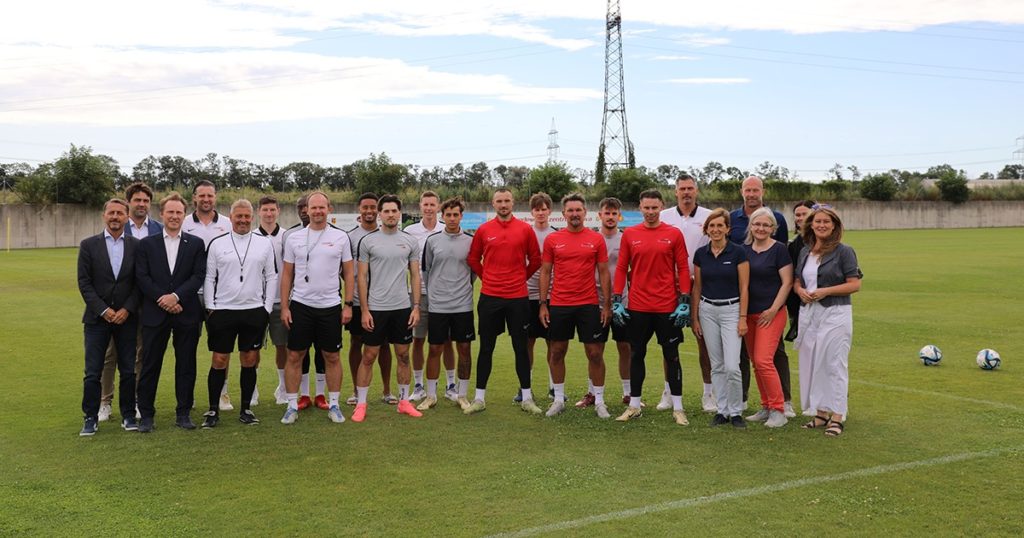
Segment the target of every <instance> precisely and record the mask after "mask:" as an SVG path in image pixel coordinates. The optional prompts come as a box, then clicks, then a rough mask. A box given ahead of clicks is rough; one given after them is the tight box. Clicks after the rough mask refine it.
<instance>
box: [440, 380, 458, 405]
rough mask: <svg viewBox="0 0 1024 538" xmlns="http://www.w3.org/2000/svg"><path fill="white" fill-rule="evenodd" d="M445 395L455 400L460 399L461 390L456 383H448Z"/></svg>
mask: <svg viewBox="0 0 1024 538" xmlns="http://www.w3.org/2000/svg"><path fill="white" fill-rule="evenodd" d="M444 397H445V398H448V399H449V400H451V401H453V402H457V401H459V391H458V390H457V389H456V388H455V383H452V384H451V385H448V388H447V389H445V391H444Z"/></svg>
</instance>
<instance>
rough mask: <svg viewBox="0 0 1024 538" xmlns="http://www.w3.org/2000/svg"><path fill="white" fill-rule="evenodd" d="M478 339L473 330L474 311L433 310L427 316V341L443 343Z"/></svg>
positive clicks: (432, 343)
mask: <svg viewBox="0 0 1024 538" xmlns="http://www.w3.org/2000/svg"><path fill="white" fill-rule="evenodd" d="M474 339H476V331H474V330H473V311H472V310H470V311H469V312H455V313H441V312H431V313H430V316H428V317H427V343H429V344H431V345H435V346H436V345H439V344H443V343H445V342H446V341H448V340H451V341H453V342H472V341H473V340H474Z"/></svg>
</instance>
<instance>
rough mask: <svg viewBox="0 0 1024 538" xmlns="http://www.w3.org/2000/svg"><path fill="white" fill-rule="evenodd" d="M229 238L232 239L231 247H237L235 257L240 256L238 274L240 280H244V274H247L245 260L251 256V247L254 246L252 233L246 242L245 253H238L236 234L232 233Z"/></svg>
mask: <svg viewBox="0 0 1024 538" xmlns="http://www.w3.org/2000/svg"><path fill="white" fill-rule="evenodd" d="M229 239H231V247H232V248H234V249H235V257H236V258H238V268H239V271H240V272H239V275H238V281H239V282H242V280H243V279H244V276H243V275H244V274H245V260H246V259H248V258H249V247H251V246H252V234H251V233H250V234H249V242H248V243H246V244H245V255H241V254H239V253H238V246H236V245H235V236H234V234H231V236H230V237H229Z"/></svg>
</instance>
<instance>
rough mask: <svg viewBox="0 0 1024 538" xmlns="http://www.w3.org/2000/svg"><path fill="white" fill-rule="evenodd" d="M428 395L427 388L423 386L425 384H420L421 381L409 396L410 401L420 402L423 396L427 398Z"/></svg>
mask: <svg viewBox="0 0 1024 538" xmlns="http://www.w3.org/2000/svg"><path fill="white" fill-rule="evenodd" d="M426 397H427V391H426V389H424V388H423V385H420V384H419V383H417V384H416V386H415V387H414V388H413V389H412V394H411V395H410V396H409V401H410V402H418V401H420V400H422V399H423V398H426Z"/></svg>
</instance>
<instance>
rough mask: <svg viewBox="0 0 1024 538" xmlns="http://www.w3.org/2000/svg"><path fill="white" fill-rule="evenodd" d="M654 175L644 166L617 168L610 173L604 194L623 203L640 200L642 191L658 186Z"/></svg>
mask: <svg viewBox="0 0 1024 538" xmlns="http://www.w3.org/2000/svg"><path fill="white" fill-rule="evenodd" d="M657 186H658V185H657V182H656V181H655V179H654V176H653V175H652V174H651V173H649V172H648V171H647V170H646V169H644V168H616V169H615V170H612V171H611V173H610V174H608V184H607V185H605V187H604V189H603V191H604V192H603V193H602V196H614V197H616V198H618V199H619V200H622V201H623V203H627V204H631V203H638V202H639V201H640V193H641V192H643V191H645V190H647V189H653V188H655V187H657Z"/></svg>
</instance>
